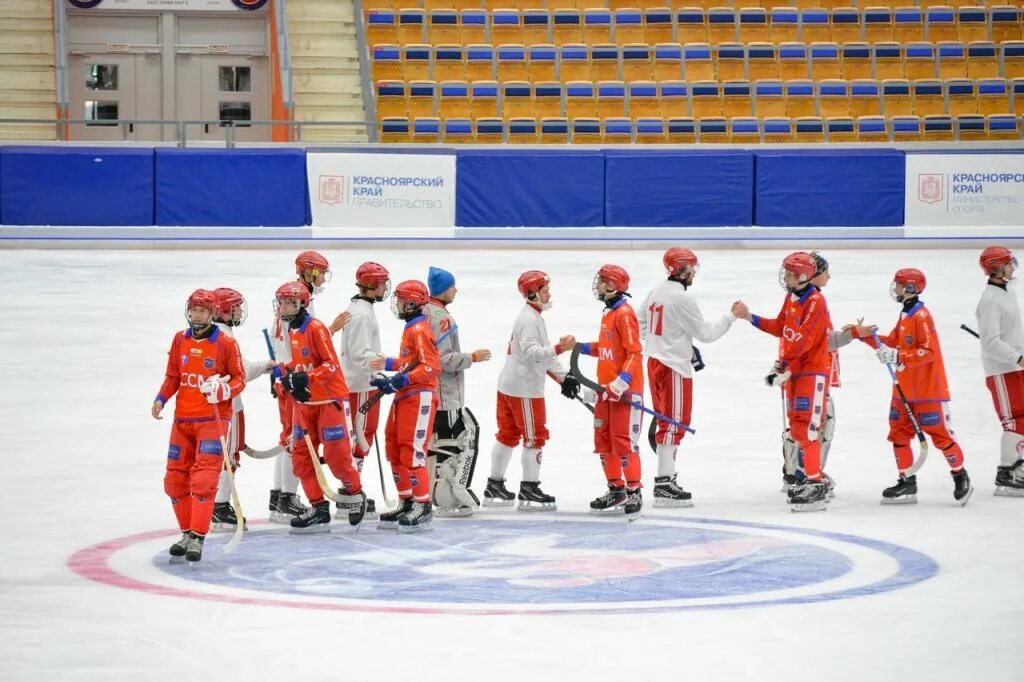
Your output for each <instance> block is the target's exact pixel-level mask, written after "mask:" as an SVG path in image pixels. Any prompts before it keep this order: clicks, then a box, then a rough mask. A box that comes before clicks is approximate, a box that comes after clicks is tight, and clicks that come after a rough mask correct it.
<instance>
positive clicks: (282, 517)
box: [267, 512, 295, 523]
mask: <svg viewBox="0 0 1024 682" xmlns="http://www.w3.org/2000/svg"><path fill="white" fill-rule="evenodd" d="M294 518H295V517H294V516H292V515H291V514H285V513H284V512H270V516H269V517H268V519H267V520H268V521H270V522H271V523H291V522H292V519H294Z"/></svg>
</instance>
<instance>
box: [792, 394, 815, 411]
mask: <svg viewBox="0 0 1024 682" xmlns="http://www.w3.org/2000/svg"><path fill="white" fill-rule="evenodd" d="M793 409H794V410H796V411H797V412H808V411H809V410H810V409H811V399H810V398H808V397H806V396H797V397H796V399H795V400H794V401H793Z"/></svg>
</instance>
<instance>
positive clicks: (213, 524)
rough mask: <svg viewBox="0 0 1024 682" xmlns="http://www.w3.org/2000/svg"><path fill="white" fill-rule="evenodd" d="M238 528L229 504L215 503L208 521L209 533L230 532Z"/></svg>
mask: <svg viewBox="0 0 1024 682" xmlns="http://www.w3.org/2000/svg"><path fill="white" fill-rule="evenodd" d="M237 526H238V516H237V515H236V514H235V508H234V507H232V506H231V503H230V502H217V503H215V504H214V505H213V517H211V519H210V532H211V533H217V532H232V531H234V530H235V528H236V527H237Z"/></svg>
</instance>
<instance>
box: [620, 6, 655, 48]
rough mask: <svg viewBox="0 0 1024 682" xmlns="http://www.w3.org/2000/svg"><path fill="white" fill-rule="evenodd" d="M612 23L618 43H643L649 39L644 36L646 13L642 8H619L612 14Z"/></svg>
mask: <svg viewBox="0 0 1024 682" xmlns="http://www.w3.org/2000/svg"><path fill="white" fill-rule="evenodd" d="M612 24H613V26H614V28H615V43H616V44H617V45H626V44H628V43H642V42H644V41H645V40H647V38H646V37H645V36H644V15H643V12H642V11H641V10H638V9H635V8H630V9H617V10H615V12H614V13H613V14H612Z"/></svg>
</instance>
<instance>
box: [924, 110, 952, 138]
mask: <svg viewBox="0 0 1024 682" xmlns="http://www.w3.org/2000/svg"><path fill="white" fill-rule="evenodd" d="M923 137H924V139H925V140H932V141H941V142H952V141H953V119H951V118H950V117H949V116H945V115H935V116H925V117H924V135H923Z"/></svg>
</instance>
